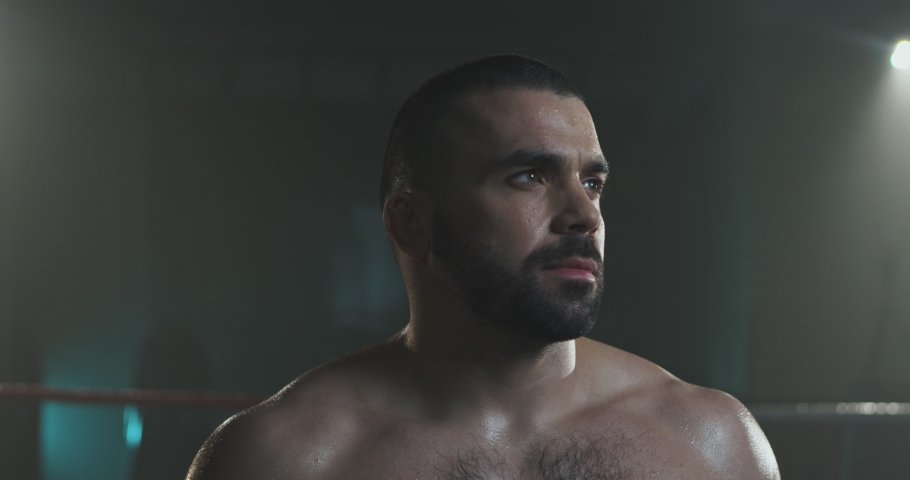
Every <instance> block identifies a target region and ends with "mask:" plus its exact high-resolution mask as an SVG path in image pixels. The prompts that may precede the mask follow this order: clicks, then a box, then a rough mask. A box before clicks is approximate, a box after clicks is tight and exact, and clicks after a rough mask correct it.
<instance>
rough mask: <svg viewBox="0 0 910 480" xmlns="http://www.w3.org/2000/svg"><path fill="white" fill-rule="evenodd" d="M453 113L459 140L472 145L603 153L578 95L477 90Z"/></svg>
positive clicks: (493, 150)
mask: <svg viewBox="0 0 910 480" xmlns="http://www.w3.org/2000/svg"><path fill="white" fill-rule="evenodd" d="M453 113H454V115H453V116H452V118H451V122H450V127H452V132H453V133H454V134H455V135H456V136H457V137H458V138H456V139H455V140H456V141H457V142H458V143H459V144H461V145H464V146H465V147H467V148H469V149H470V148H471V147H474V148H483V149H484V150H485V151H487V152H488V153H490V154H493V155H502V154H506V153H509V152H511V151H514V150H516V149H519V148H535V149H560V148H566V147H568V148H571V149H583V150H589V153H590V154H591V155H597V154H600V145H599V143H598V140H597V133H596V131H595V129H594V123H593V121H592V120H591V114H590V113H589V112H588V109H587V107H586V106H585V104H584V102H582V101H581V99H579V98H576V97H566V96H561V95H556V94H553V93H550V92H545V91H537V90H530V89H501V90H494V91H482V92H474V93H470V94H467V95H464V96H463V97H462V98H461V99H459V101H458V102H457V104H456V105H455V108H454V112H453ZM475 153H476V152H475Z"/></svg>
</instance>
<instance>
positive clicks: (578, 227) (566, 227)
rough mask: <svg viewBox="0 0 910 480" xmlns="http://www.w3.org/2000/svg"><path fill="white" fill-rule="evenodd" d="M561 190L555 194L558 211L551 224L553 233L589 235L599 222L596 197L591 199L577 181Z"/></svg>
mask: <svg viewBox="0 0 910 480" xmlns="http://www.w3.org/2000/svg"><path fill="white" fill-rule="evenodd" d="M561 190H563V191H562V192H560V194H559V195H557V197H559V198H558V200H557V202H558V209H559V210H558V212H559V213H558V214H557V216H556V218H555V219H554V220H553V225H552V226H553V231H554V233H559V234H567V233H580V234H583V235H590V234H593V233H594V232H596V231H597V229H598V228H599V227H600V224H601V215H600V209H599V208H598V204H597V203H596V202H597V201H598V200H597V198H595V199H594V200H592V199H591V194H590V193H589V192H588V191H587V190H586V189H585V188H584V186H583V185H582V184H581V182H578V181H575V182H571V186H567V187H566V188H565V189H561Z"/></svg>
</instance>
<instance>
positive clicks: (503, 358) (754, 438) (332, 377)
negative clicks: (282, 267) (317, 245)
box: [187, 55, 780, 480]
mask: <svg viewBox="0 0 910 480" xmlns="http://www.w3.org/2000/svg"><path fill="white" fill-rule="evenodd" d="M606 177H607V163H606V161H605V159H604V157H603V153H602V152H601V148H600V145H599V142H598V140H597V134H596V132H595V130H594V123H593V121H592V119H591V115H590V113H589V112H588V109H587V108H586V106H585V103H584V101H583V100H582V98H581V96H580V94H579V93H578V92H577V91H576V90H575V88H574V87H572V85H571V84H570V83H569V82H568V81H567V80H566V79H565V78H564V77H563V76H562V75H560V74H559V73H558V72H556V71H555V70H553V69H552V68H550V67H548V66H546V65H544V64H542V63H540V62H538V61H536V60H531V59H528V58H524V57H519V56H514V55H502V56H495V57H486V58H482V59H479V60H475V61H472V62H468V63H466V64H463V65H460V66H458V67H455V68H453V69H450V70H448V71H446V72H443V73H441V74H439V75H437V76H436V77H433V78H432V79H431V80H429V81H428V82H427V83H426V84H424V85H423V86H422V87H421V88H420V89H418V90H417V91H416V92H415V93H414V94H412V95H411V97H410V98H409V99H408V100H407V102H406V103H405V104H404V106H403V107H402V110H401V112H400V113H399V114H398V117H397V118H396V120H395V125H394V127H393V131H392V136H391V138H390V140H389V146H388V150H387V153H386V160H385V167H384V171H383V180H382V188H381V190H382V191H381V197H382V216H383V221H384V223H385V227H386V230H387V231H388V234H389V238H390V241H391V244H392V250H393V253H394V255H395V258H396V260H397V262H398V265H399V267H400V268H401V271H402V274H403V276H404V281H405V285H406V287H407V292H408V300H409V306H410V312H411V313H410V322H409V323H408V325H407V327H405V328H404V330H402V331H401V332H399V333H397V334H396V335H394V336H393V337H392V338H389V339H388V340H386V341H384V342H382V343H381V344H379V345H375V346H373V347H370V348H367V349H365V350H362V351H360V352H357V353H355V354H353V355H350V356H348V357H344V358H341V359H339V360H335V361H333V362H330V363H328V364H326V365H324V366H321V367H319V368H316V369H314V370H312V371H310V372H307V373H305V374H304V375H302V376H301V377H300V378H298V379H297V380H295V381H294V382H293V383H291V384H290V385H288V386H287V387H286V388H284V389H283V390H282V391H281V392H279V393H278V394H276V395H275V396H274V397H272V398H271V399H269V400H267V401H266V402H264V403H262V404H260V405H258V406H256V407H253V408H251V409H249V410H247V411H245V412H242V413H240V414H238V415H235V416H234V417H232V418H231V419H229V420H228V421H226V422H225V423H224V424H223V425H221V426H220V427H219V428H218V429H217V430H216V431H215V432H214V433H213V434H212V436H211V437H210V438H209V439H208V441H207V442H206V443H205V445H204V446H203V447H202V449H201V450H200V452H199V454H198V455H197V457H196V459H195V461H194V462H193V465H192V467H191V468H190V472H189V476H188V477H187V478H188V479H190V480H216V479H217V480H233V479H244V480H246V479H263V480H279V479H308V480H317V479H371V480H372V479H389V480H392V479H395V480H398V479H401V480H404V479H410V480H414V479H417V480H421V479H477V480H480V479H483V480H513V479H516V480H517V479H534V480H538V479H539V480H575V479H609V480H620V479H622V480H627V479H690V480H709V479H717V480H731V479H742V480H747V479H748V480H753V479H755V480H758V479H779V478H780V475H779V473H778V469H777V464H776V461H775V459H774V454H773V453H772V452H771V448H770V446H769V445H768V442H767V440H766V439H765V437H764V435H763V434H762V432H761V429H760V428H759V427H758V425H757V424H756V422H755V420H754V419H753V418H752V416H751V415H750V414H749V412H748V411H747V410H746V409H745V408H744V407H743V406H742V404H740V403H739V402H738V401H737V400H735V399H734V398H732V397H730V396H728V395H726V394H724V393H721V392H719V391H716V390H710V389H706V388H701V387H697V386H693V385H690V384H687V383H685V382H683V381H681V380H679V379H677V378H675V377H673V376H672V375H670V374H669V373H667V372H666V371H664V370H662V369H661V368H659V367H658V366H656V365H654V364H652V363H650V362H648V361H646V360H644V359H642V358H639V357H636V356H635V355H632V354H629V353H626V352H623V351H621V350H618V349H616V348H613V347H610V346H608V345H604V344H601V343H598V342H595V341H592V340H589V339H586V338H583V337H582V336H583V335H584V334H585V333H587V332H588V331H589V330H590V329H591V327H592V326H593V324H594V319H595V317H596V315H597V311H598V308H599V304H600V296H601V292H602V290H603V261H602V258H603V249H604V222H603V218H602V216H601V213H600V194H601V190H602V188H603V185H604V182H605V181H606Z"/></svg>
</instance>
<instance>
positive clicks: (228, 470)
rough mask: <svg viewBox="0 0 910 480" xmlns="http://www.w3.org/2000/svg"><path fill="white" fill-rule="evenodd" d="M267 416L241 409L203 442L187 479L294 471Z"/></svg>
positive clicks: (276, 475) (268, 476)
mask: <svg viewBox="0 0 910 480" xmlns="http://www.w3.org/2000/svg"><path fill="white" fill-rule="evenodd" d="M270 423H271V421H270V419H269V418H268V417H267V416H264V415H261V414H256V413H241V414H238V415H235V416H234V417H232V418H230V419H228V420H227V421H226V422H224V423H223V424H222V425H221V426H220V427H218V428H217V429H216V430H215V432H214V433H212V435H211V436H209V438H208V440H206V441H205V443H204V444H203V445H202V448H201V449H200V450H199V453H197V454H196V458H195V459H194V460H193V463H192V465H191V466H190V470H189V473H188V474H187V477H186V479H187V480H234V479H237V480H240V479H268V480H272V479H274V480H278V479H282V478H286V477H287V476H288V475H289V474H290V473H291V472H290V471H289V465H288V464H287V461H286V460H285V459H284V458H283V457H284V448H283V447H284V445H283V442H281V441H280V440H279V438H278V437H279V432H280V429H273V428H271V427H273V426H272V425H270Z"/></svg>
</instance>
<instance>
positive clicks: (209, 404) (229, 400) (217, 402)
mask: <svg viewBox="0 0 910 480" xmlns="http://www.w3.org/2000/svg"><path fill="white" fill-rule="evenodd" d="M3 398H17V399H26V400H32V401H42V400H53V401H58V402H75V403H114V404H129V405H140V406H148V407H152V406H157V407H194V408H230V409H244V408H247V407H252V406H253V405H256V404H257V403H259V402H261V401H263V400H265V399H266V397H264V396H260V395H248V394H244V393H217V392H191V391H180V390H153V389H141V388H128V389H110V388H102V389H91V388H55V387H46V386H44V385H37V384H32V383H2V382H0V399H3Z"/></svg>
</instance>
